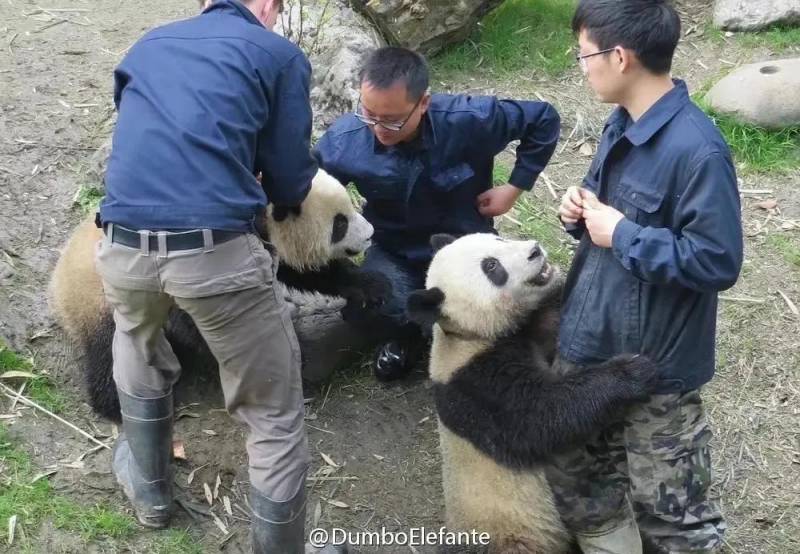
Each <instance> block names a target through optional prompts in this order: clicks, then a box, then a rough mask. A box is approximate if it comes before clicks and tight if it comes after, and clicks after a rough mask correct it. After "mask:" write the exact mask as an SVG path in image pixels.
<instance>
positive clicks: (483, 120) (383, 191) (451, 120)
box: [315, 94, 560, 263]
mask: <svg viewBox="0 0 800 554" xmlns="http://www.w3.org/2000/svg"><path fill="white" fill-rule="evenodd" d="M559 133H560V123H559V117H558V113H557V112H556V111H555V109H553V107H552V106H551V105H550V104H547V103H545V102H525V101H515V100H498V99H497V98H494V97H485V96H483V97H478V96H454V95H446V94H434V95H433V96H432V97H431V102H430V107H429V109H428V111H427V113H426V114H425V116H424V117H423V118H422V122H421V129H420V134H419V135H418V138H417V139H416V140H415V141H412V142H411V143H409V144H401V145H398V146H394V147H388V148H387V147H384V146H382V145H381V144H380V143H379V142H378V141H377V140H376V139H375V136H374V135H373V133H372V130H371V129H370V128H369V127H368V126H367V125H366V124H364V123H363V122H361V121H359V120H358V118H356V117H355V115H353V114H347V115H345V116H343V117H341V118H339V119H338V120H337V121H336V122H335V123H334V124H333V125H332V126H331V128H330V129H329V130H328V131H327V132H326V133H325V135H323V137H322V138H321V139H320V141H319V143H318V144H317V146H316V148H315V152H316V155H317V158H318V161H319V162H320V165H321V166H322V167H323V168H324V169H325V170H326V171H328V172H329V173H331V174H332V175H334V176H335V177H337V178H338V179H339V180H341V181H342V182H344V183H348V182H353V183H355V185H356V187H357V188H358V191H359V193H361V195H362V196H364V197H365V198H366V200H367V205H366V206H365V208H364V215H365V217H366V218H367V219H368V220H369V221H370V223H372V225H373V226H374V227H375V236H374V239H375V241H376V243H377V244H378V245H380V246H381V247H382V248H384V249H386V250H388V251H389V252H391V253H393V254H395V255H398V256H400V257H401V258H404V259H406V260H408V261H410V262H418V263H426V262H428V261H430V259H431V256H432V253H431V248H430V245H429V240H430V236H431V235H432V234H434V233H443V232H446V233H452V234H455V235H463V234H466V233H475V232H493V231H494V229H493V226H492V219H491V218H486V217H484V216H482V215H481V214H480V213H479V212H478V208H477V196H478V195H479V194H480V193H482V192H484V191H486V190H488V189H489V188H490V187H491V185H492V169H493V163H494V156H495V155H497V154H498V153H499V152H501V151H502V150H503V149H504V148H506V146H508V144H509V143H510V142H511V141H513V140H520V144H519V146H518V147H517V150H516V153H517V161H516V164H515V166H514V169H513V171H512V173H511V177H510V178H509V182H510V183H511V184H513V185H515V186H517V187H519V188H521V189H524V190H529V189H530V188H531V187H532V186H533V184H534V182H535V180H536V178H537V177H538V175H539V173H540V172H541V171H542V170H543V169H544V167H545V165H546V164H547V162H548V161H549V160H550V157H551V156H552V154H553V151H554V150H555V145H556V142H557V141H558V136H559Z"/></svg>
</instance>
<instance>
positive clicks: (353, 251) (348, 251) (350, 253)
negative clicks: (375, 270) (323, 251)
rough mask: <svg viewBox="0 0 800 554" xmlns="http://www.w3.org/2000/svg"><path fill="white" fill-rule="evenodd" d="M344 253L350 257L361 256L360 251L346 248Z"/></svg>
mask: <svg viewBox="0 0 800 554" xmlns="http://www.w3.org/2000/svg"><path fill="white" fill-rule="evenodd" d="M344 251H345V252H346V253H347V255H348V256H358V255H359V254H361V251H360V250H356V249H355V248H345V249H344Z"/></svg>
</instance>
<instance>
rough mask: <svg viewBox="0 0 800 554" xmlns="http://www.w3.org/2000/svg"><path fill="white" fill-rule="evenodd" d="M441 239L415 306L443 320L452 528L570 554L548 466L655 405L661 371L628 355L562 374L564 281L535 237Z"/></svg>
mask: <svg viewBox="0 0 800 554" xmlns="http://www.w3.org/2000/svg"><path fill="white" fill-rule="evenodd" d="M432 244H433V247H434V250H435V251H436V254H435V256H434V258H433V261H432V262H431V265H430V268H429V269H428V275H427V280H426V284H425V286H426V287H427V288H426V289H425V290H421V291H415V292H414V293H413V294H412V295H411V297H410V298H409V306H408V307H409V313H410V316H411V317H412V319H414V320H416V321H417V322H419V323H420V324H423V325H434V330H433V345H432V349H431V359H430V376H431V379H432V380H433V383H434V397H435V402H436V410H437V413H438V417H439V436H440V444H441V451H442V464H443V467H442V473H443V488H444V496H445V510H446V524H447V526H448V528H449V530H450V531H467V532H470V531H472V530H473V529H474V530H475V531H477V532H488V533H489V535H490V537H491V540H492V544H491V547H490V551H491V552H514V553H520V554H521V553H537V554H545V553H546V554H560V553H564V552H569V551H571V548H573V543H572V539H571V537H570V535H569V533H568V532H567V531H566V530H565V528H564V525H563V523H562V521H561V518H560V517H559V514H558V512H557V511H556V508H555V505H554V501H553V496H552V493H551V490H550V488H549V486H548V484H547V480H546V478H545V474H544V468H545V466H544V464H546V463H547V461H548V459H549V458H550V456H551V455H552V454H553V453H556V452H559V451H563V450H565V449H567V448H568V447H570V446H575V445H578V444H580V443H581V442H582V441H585V440H586V439H587V438H588V437H589V435H590V434H591V433H592V432H594V431H597V430H599V429H600V428H602V427H603V426H605V425H606V424H608V423H610V422H611V421H612V420H613V418H614V417H615V416H617V415H618V414H619V413H620V411H621V410H623V409H624V408H625V407H626V406H627V405H630V404H631V403H632V402H636V401H640V400H643V399H645V398H647V396H648V394H649V392H650V391H651V390H652V388H653V385H654V384H655V380H656V368H655V367H654V365H653V364H652V363H651V362H650V361H649V360H647V359H646V358H644V357H641V356H620V357H617V358H614V359H612V360H610V361H609V362H606V363H604V364H601V365H597V366H593V367H588V368H584V369H578V368H569V369H566V368H565V369H564V370H557V369H556V367H557V366H560V365H565V364H560V363H557V362H556V333H557V330H558V317H559V303H560V296H561V290H562V285H563V281H562V278H561V275H560V272H559V271H558V269H557V268H555V267H554V266H553V265H551V264H550V263H548V261H547V258H546V255H545V253H544V252H543V251H542V250H541V248H540V247H539V245H538V244H537V243H536V242H535V241H512V240H506V239H503V238H501V237H498V236H495V235H491V234H475V235H467V236H465V237H462V238H460V239H458V240H455V239H454V238H453V237H450V236H448V235H435V236H434V237H433V239H432ZM466 551H467V550H466V549H464V548H463V547H460V549H459V550H458V552H466ZM476 551H482V550H476Z"/></svg>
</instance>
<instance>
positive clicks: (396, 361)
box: [373, 336, 427, 382]
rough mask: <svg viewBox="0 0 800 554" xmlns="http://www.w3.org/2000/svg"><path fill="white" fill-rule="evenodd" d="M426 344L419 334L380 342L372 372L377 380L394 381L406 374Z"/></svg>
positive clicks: (419, 356)
mask: <svg viewBox="0 0 800 554" xmlns="http://www.w3.org/2000/svg"><path fill="white" fill-rule="evenodd" d="M426 346H427V343H426V342H425V339H424V338H422V337H421V336H413V337H411V338H400V339H396V340H391V341H389V342H387V343H384V344H382V345H381V346H380V347H379V348H378V350H377V351H376V352H375V362H374V364H373V373H374V374H375V379H377V380H378V381H384V382H386V381H394V380H396V379H402V378H403V377H405V376H406V375H408V374H409V373H410V372H411V370H412V369H413V368H414V366H415V365H416V364H417V362H419V360H420V359H421V358H422V355H423V353H424V348H425V347H426Z"/></svg>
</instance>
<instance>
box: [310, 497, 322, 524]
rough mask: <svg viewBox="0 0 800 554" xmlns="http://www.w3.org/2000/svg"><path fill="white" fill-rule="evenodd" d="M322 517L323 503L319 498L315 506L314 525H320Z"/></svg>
mask: <svg viewBox="0 0 800 554" xmlns="http://www.w3.org/2000/svg"><path fill="white" fill-rule="evenodd" d="M321 517H322V504H321V503H320V501H319V500H317V505H316V506H314V516H313V518H312V523H313V525H312V527H317V525H319V520H320V518H321Z"/></svg>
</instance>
